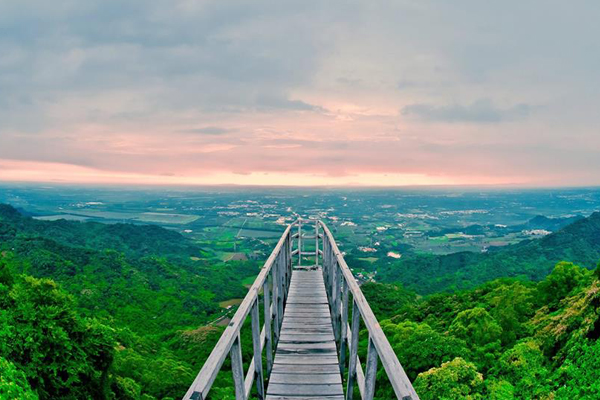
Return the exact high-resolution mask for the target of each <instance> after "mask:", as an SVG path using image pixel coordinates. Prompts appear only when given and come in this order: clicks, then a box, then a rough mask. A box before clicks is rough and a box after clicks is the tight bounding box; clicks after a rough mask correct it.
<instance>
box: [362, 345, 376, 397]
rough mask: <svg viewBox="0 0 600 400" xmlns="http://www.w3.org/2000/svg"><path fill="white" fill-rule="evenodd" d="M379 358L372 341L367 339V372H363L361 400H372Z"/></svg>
mask: <svg viewBox="0 0 600 400" xmlns="http://www.w3.org/2000/svg"><path fill="white" fill-rule="evenodd" d="M378 359H379V356H378V354H377V349H376V348H375V344H374V343H373V339H371V337H369V349H368V352H367V370H366V372H365V398H364V399H363V400H373V396H374V395H375V381H376V378H377V361H378Z"/></svg>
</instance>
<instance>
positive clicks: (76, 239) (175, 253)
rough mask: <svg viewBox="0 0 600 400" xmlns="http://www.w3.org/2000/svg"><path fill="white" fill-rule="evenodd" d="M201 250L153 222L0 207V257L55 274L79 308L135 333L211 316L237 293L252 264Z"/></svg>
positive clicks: (41, 274) (24, 269)
mask: <svg viewBox="0 0 600 400" xmlns="http://www.w3.org/2000/svg"><path fill="white" fill-rule="evenodd" d="M201 252H202V249H201V248H200V247H199V246H197V245H196V244H195V243H194V242H192V241H191V240H189V239H187V238H185V237H184V236H182V235H180V234H179V233H177V232H174V231H170V230H168V229H165V228H162V227H159V226H153V225H132V224H102V223H97V222H77V221H66V220H58V221H40V220H36V219H33V218H31V217H28V216H24V215H22V214H21V213H19V211H18V210H16V209H15V208H13V207H11V206H9V205H0V258H3V259H8V260H10V263H11V264H12V265H14V267H13V268H14V269H16V271H15V272H18V273H26V274H29V275H32V276H34V277H36V278H51V279H53V280H56V281H57V282H59V283H60V284H61V285H62V286H63V287H64V288H65V289H66V290H67V291H69V292H70V293H72V294H76V295H77V296H78V304H79V305H80V306H81V307H82V308H84V309H87V310H89V311H90V312H93V313H94V315H104V316H110V318H113V319H114V320H116V321H117V325H127V326H128V327H130V328H132V329H134V330H138V331H144V332H154V331H161V330H162V329H164V328H166V327H169V328H171V327H175V326H179V327H185V326H187V325H192V326H194V325H197V324H199V323H201V322H206V321H207V320H208V319H209V318H212V317H213V316H214V315H218V314H219V312H220V310H221V308H220V307H219V305H218V302H219V301H222V300H228V299H231V298H239V297H243V296H244V294H245V293H246V288H244V286H243V284H242V280H243V279H244V278H245V277H248V276H251V275H254V274H256V271H257V269H258V266H257V263H256V262H254V261H234V262H229V263H227V264H226V265H225V264H224V263H222V262H218V263H213V262H212V261H211V262H209V261H208V260H203V259H202V256H201ZM190 257H194V260H192V259H191V258H190Z"/></svg>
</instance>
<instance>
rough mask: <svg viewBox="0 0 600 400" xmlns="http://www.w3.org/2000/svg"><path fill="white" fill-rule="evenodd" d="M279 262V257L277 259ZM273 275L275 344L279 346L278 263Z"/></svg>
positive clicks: (272, 270) (272, 269)
mask: <svg viewBox="0 0 600 400" xmlns="http://www.w3.org/2000/svg"><path fill="white" fill-rule="evenodd" d="M275 262H277V259H275ZM271 277H272V287H273V300H272V301H271V303H272V307H273V310H272V311H271V312H272V315H273V336H274V338H275V346H273V347H277V343H279V326H280V325H279V304H278V303H279V300H278V298H279V277H278V273H277V268H276V265H274V266H273V268H271Z"/></svg>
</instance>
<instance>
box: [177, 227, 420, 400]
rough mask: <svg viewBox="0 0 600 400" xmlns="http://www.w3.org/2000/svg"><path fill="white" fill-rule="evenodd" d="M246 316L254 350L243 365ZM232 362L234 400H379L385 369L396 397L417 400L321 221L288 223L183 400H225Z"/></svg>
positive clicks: (329, 232)
mask: <svg viewBox="0 0 600 400" xmlns="http://www.w3.org/2000/svg"><path fill="white" fill-rule="evenodd" d="M307 227H308V228H309V229H307ZM303 228H304V229H303ZM311 228H312V229H311ZM293 229H294V230H296V232H295V233H294V232H293V231H292V230H293ZM311 231H312V232H314V233H312V232H311ZM312 241H314V242H313V243H314V249H309V251H305V250H306V248H305V247H303V244H304V245H305V243H311V242H312ZM302 265H305V266H304V267H303V266H302ZM306 265H308V267H306ZM261 314H262V317H261ZM248 317H250V319H251V322H252V324H251V329H252V350H253V351H252V360H251V361H250V362H248V360H246V362H244V360H243V357H242V349H241V348H242V340H241V335H240V331H241V330H242V328H243V327H245V326H246V325H245V324H244V322H245V321H246V320H247V319H248ZM361 321H362V323H363V325H364V327H365V329H364V330H362V332H365V331H366V333H367V334H368V342H367V343H368V345H367V355H366V360H365V361H366V362H365V365H366V368H365V369H364V371H363V367H362V364H361V361H360V360H359V358H358V343H359V337H358V336H359V333H361V330H360V327H361ZM228 357H229V359H230V360H231V372H232V375H233V386H232V393H235V398H236V400H248V399H251V398H252V399H258V400H316V399H323V400H342V399H343V400H353V399H354V398H355V397H356V396H355V392H356V393H358V395H359V396H360V399H362V400H373V397H374V395H375V392H376V390H375V389H376V381H377V370H378V366H379V365H381V366H382V367H383V370H385V373H386V375H387V380H388V381H389V384H390V385H391V388H392V390H393V392H394V394H395V398H396V399H400V400H419V396H418V395H417V393H416V392H415V390H414V388H413V386H412V384H411V382H410V380H409V379H408V377H407V375H406V373H405V372H404V369H403V368H402V365H400V362H399V361H398V358H397V357H396V354H395V353H394V350H393V349H392V347H391V346H390V343H389V342H388V340H387V338H386V337H385V334H384V333H383V331H382V330H381V327H380V326H379V323H378V322H377V319H376V318H375V315H374V314H373V311H372V310H371V307H370V306H369V303H368V302H367V300H366V299H365V297H364V295H363V294H362V292H361V290H360V287H359V286H358V283H357V282H356V280H355V278H354V276H353V275H352V272H351V270H350V268H348V265H347V264H346V261H345V260H344V257H343V254H342V253H341V252H340V250H339V248H338V246H337V244H336V243H335V240H334V238H333V235H332V234H331V231H329V229H328V228H327V226H326V225H325V223H323V222H322V221H320V220H316V219H312V220H305V219H299V220H297V221H296V222H294V223H292V224H290V225H288V227H287V228H286V230H285V232H284V233H283V235H282V236H281V239H279V242H278V243H277V245H276V246H275V249H273V252H272V253H271V255H270V256H269V258H268V259H267V261H266V262H265V265H264V266H263V268H262V270H261V271H260V273H259V274H258V276H257V277H256V280H255V281H254V283H253V284H252V286H251V287H250V289H249V290H248V294H247V295H246V297H245V298H244V300H243V301H242V303H241V304H240V305H239V307H238V309H237V311H236V313H235V315H234V316H233V318H232V319H231V322H230V323H229V325H228V326H227V328H226V329H225V331H224V332H223V334H222V335H221V338H220V339H219V341H218V342H217V344H216V346H215V347H214V349H213V350H212V352H211V354H210V356H209V357H208V359H207V360H206V361H205V363H204V366H203V367H202V369H201V370H200V372H199V373H198V375H197V376H196V379H195V380H194V382H193V383H192V385H191V386H190V388H189V389H188V391H187V393H186V394H185V396H184V397H183V400H207V399H214V400H221V399H217V398H214V397H212V398H211V397H210V395H209V392H210V389H211V387H212V385H213V383H214V381H215V379H216V377H217V374H218V373H219V371H220V370H221V368H222V366H223V364H224V362H225V360H226V359H227V358H228ZM379 363H381V364H379ZM388 390H389V389H388Z"/></svg>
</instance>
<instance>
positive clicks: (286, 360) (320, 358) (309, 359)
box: [273, 353, 339, 368]
mask: <svg viewBox="0 0 600 400" xmlns="http://www.w3.org/2000/svg"><path fill="white" fill-rule="evenodd" d="M277 364H291V365H306V364H309V365H325V364H327V365H334V366H335V367H336V368H339V364H338V358H337V355H332V354H331V353H330V354H311V355H310V356H307V355H292V354H278V355H277V357H275V365H277ZM273 368H275V367H273Z"/></svg>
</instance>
